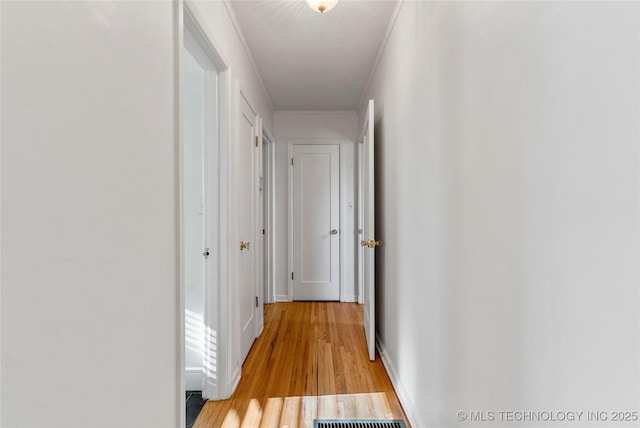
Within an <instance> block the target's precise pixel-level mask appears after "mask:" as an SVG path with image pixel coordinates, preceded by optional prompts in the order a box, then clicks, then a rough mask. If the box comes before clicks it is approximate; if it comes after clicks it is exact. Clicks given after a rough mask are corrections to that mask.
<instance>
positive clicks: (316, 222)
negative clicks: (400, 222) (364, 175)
mask: <svg viewBox="0 0 640 428" xmlns="http://www.w3.org/2000/svg"><path fill="white" fill-rule="evenodd" d="M291 167H292V168H293V180H292V190H293V272H292V273H291V275H292V281H293V299H294V300H340V236H339V233H340V232H339V225H340V146H339V145H335V144H331V145H329V144H327V145H310V144H295V145H293V158H292V166H291Z"/></svg>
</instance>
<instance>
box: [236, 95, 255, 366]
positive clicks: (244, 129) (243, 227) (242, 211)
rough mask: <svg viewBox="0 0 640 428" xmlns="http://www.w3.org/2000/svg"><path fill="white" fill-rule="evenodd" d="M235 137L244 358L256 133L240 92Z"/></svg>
mask: <svg viewBox="0 0 640 428" xmlns="http://www.w3.org/2000/svg"><path fill="white" fill-rule="evenodd" d="M238 119H239V120H238V140H237V144H236V153H237V157H236V160H237V164H236V185H237V195H236V197H237V209H238V211H237V230H238V234H237V236H238V239H239V240H240V242H242V243H243V244H245V245H243V246H241V245H240V242H239V243H238V251H239V252H240V256H239V257H238V264H237V268H238V273H237V278H238V287H237V302H238V311H239V316H240V329H241V332H240V333H241V343H240V361H241V362H242V361H244V360H245V358H246V357H247V354H248V353H249V350H250V349H251V345H252V344H253V341H254V340H255V337H256V324H255V322H256V317H255V296H256V295H257V294H256V287H255V282H254V281H255V276H254V275H255V259H254V254H253V253H254V252H255V250H254V247H255V244H257V243H255V242H254V243H252V241H254V238H255V231H254V223H253V213H254V202H253V199H254V198H253V190H254V189H253V187H254V171H255V169H254V156H253V152H254V148H255V143H254V142H255V136H256V114H255V112H254V111H253V109H252V108H251V106H249V104H248V103H247V101H246V100H245V99H244V97H243V96H240V113H239V118H238Z"/></svg>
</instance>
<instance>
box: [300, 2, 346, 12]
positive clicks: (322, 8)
mask: <svg viewBox="0 0 640 428" xmlns="http://www.w3.org/2000/svg"><path fill="white" fill-rule="evenodd" d="M305 1H306V2H307V4H308V5H309V7H310V8H311V9H313V10H315V11H316V12H320V13H324V12H328V11H330V10H331V9H333V7H334V6H335V5H336V4H337V3H338V0H305Z"/></svg>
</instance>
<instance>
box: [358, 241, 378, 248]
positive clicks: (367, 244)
mask: <svg viewBox="0 0 640 428" xmlns="http://www.w3.org/2000/svg"><path fill="white" fill-rule="evenodd" d="M360 245H362V246H363V247H369V248H376V247H379V246H380V245H382V242H380V241H376V240H373V239H367V240H366V241H361V242H360Z"/></svg>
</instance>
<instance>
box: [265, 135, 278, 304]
mask: <svg viewBox="0 0 640 428" xmlns="http://www.w3.org/2000/svg"><path fill="white" fill-rule="evenodd" d="M262 142H263V154H264V159H263V165H264V164H266V165H265V166H266V168H264V167H263V176H264V180H263V189H264V199H265V201H266V203H265V204H264V214H265V216H264V218H265V219H264V221H265V224H264V229H265V247H266V249H267V251H266V253H265V254H264V256H263V257H264V260H265V262H266V265H265V266H266V270H265V278H266V282H265V286H264V303H275V301H276V286H275V285H276V252H275V251H276V248H275V236H276V221H275V220H276V215H275V208H276V203H275V192H274V190H275V139H274V138H273V137H272V136H271V134H270V133H269V132H268V131H267V130H266V129H265V128H264V127H263V128H262Z"/></svg>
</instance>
